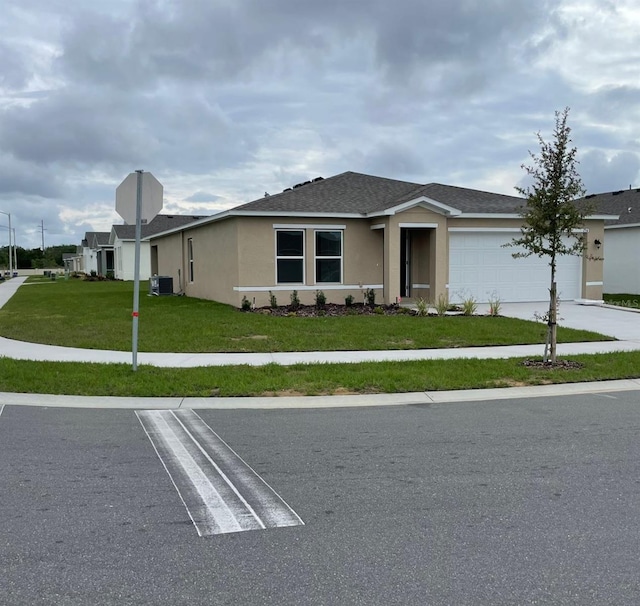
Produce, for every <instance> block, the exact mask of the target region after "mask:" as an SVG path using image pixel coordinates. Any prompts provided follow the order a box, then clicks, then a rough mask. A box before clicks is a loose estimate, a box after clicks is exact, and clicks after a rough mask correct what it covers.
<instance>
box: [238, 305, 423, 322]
mask: <svg viewBox="0 0 640 606" xmlns="http://www.w3.org/2000/svg"><path fill="white" fill-rule="evenodd" d="M243 311H245V312H246V313H257V314H264V315H269V316H293V315H295V316H297V317H302V318H313V317H318V316H320V317H321V316H333V317H335V316H378V315H379V316H383V315H384V316H398V315H407V316H415V315H417V312H416V310H415V309H410V308H408V307H401V306H400V305H374V306H373V307H372V306H371V305H365V304H364V303H354V304H353V305H349V306H347V305H339V304H337V303H327V304H326V305H324V307H321V308H318V307H316V306H315V305H300V306H299V307H298V308H296V309H294V308H292V307H291V306H289V305H282V306H278V307H269V306H267V307H256V308H255V309H246V310H243ZM429 315H430V316H435V315H436V314H435V313H433V312H431V313H430V314H429Z"/></svg>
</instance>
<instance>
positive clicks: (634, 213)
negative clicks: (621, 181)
mask: <svg viewBox="0 0 640 606" xmlns="http://www.w3.org/2000/svg"><path fill="white" fill-rule="evenodd" d="M586 201H587V202H590V203H592V204H593V205H594V206H595V208H597V209H598V211H599V212H602V213H605V214H608V215H620V218H619V219H617V220H609V221H605V227H608V226H611V225H629V224H634V223H635V224H637V223H640V189H622V190H619V191H614V192H606V193H603V194H595V195H590V196H586Z"/></svg>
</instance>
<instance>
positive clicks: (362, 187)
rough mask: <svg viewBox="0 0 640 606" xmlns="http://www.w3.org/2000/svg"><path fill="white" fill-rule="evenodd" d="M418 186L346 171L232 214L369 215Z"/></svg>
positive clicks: (388, 205) (261, 200)
mask: <svg viewBox="0 0 640 606" xmlns="http://www.w3.org/2000/svg"><path fill="white" fill-rule="evenodd" d="M419 187H420V184H418V183H409V182H407V181H397V180H395V179H385V178H383V177H373V176H370V175H363V174H360V173H352V172H346V173H342V174H340V175H336V176H335V177H330V178H328V179H322V180H320V181H313V182H311V183H308V184H307V185H303V186H301V187H296V188H294V189H291V190H289V191H287V190H285V191H284V192H282V193H281V194H275V195H273V196H268V197H265V198H260V199H259V200H254V201H253V202H249V203H247V204H243V205H241V206H236V207H235V208H234V209H233V211H255V212H270V211H271V212H314V213H336V214H342V213H349V214H351V213H357V214H366V213H369V212H372V211H373V210H377V209H379V208H382V209H384V208H389V207H391V206H395V201H396V200H397V199H398V198H400V197H402V196H406V195H407V194H408V193H409V192H411V191H413V190H415V189H418V188H419Z"/></svg>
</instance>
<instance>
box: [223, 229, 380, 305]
mask: <svg viewBox="0 0 640 606" xmlns="http://www.w3.org/2000/svg"><path fill="white" fill-rule="evenodd" d="M274 225H275V226H278V227H279V228H283V229H302V230H304V231H305V266H304V274H305V275H304V284H300V285H277V284H276V258H275V257H276V228H275V227H274ZM339 226H340V227H341V226H344V230H343V254H342V260H343V263H342V284H324V283H317V282H316V280H315V231H316V228H320V229H323V228H331V227H334V228H336V227H339ZM382 241H383V238H382V234H381V233H379V231H378V230H372V229H371V228H370V224H369V223H368V222H367V221H363V220H357V219H340V218H337V219H336V218H334V219H316V218H311V219H305V218H296V219H286V218H281V217H278V218H273V217H243V218H242V219H241V220H240V221H239V222H238V259H239V274H238V283H237V284H236V287H237V288H238V290H237V303H236V304H237V305H240V304H241V301H242V298H243V297H244V296H246V297H247V299H248V300H249V301H251V302H252V303H254V302H255V305H256V307H263V306H266V305H268V304H269V296H270V295H269V290H271V291H272V292H273V294H274V295H275V297H276V299H277V301H278V303H279V304H280V305H287V304H289V302H290V300H291V294H292V292H293V290H296V291H297V292H298V297H299V299H300V301H301V302H302V303H303V304H313V303H314V302H315V297H316V291H318V290H321V291H322V292H323V293H324V294H325V297H326V299H327V302H330V303H344V299H345V297H346V296H348V295H351V296H353V297H354V299H355V301H357V302H360V301H362V300H363V296H364V290H365V289H366V288H370V287H371V288H373V289H374V290H376V291H377V292H376V295H377V297H376V300H377V301H378V302H382V282H383V256H382Z"/></svg>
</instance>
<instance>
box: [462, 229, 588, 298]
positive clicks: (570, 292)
mask: <svg viewBox="0 0 640 606" xmlns="http://www.w3.org/2000/svg"><path fill="white" fill-rule="evenodd" d="M508 241H509V238H507V237H505V234H504V233H496V232H478V233H473V234H469V233H456V232H453V233H450V234H449V297H450V299H451V300H452V301H453V302H459V301H461V300H462V299H464V298H466V297H469V296H473V297H475V298H476V299H477V300H478V301H480V302H486V301H488V299H489V298H490V297H492V296H497V297H499V298H500V300H501V301H504V302H511V301H546V300H547V299H548V298H549V280H550V277H551V276H550V273H549V272H550V268H549V262H548V259H547V258H540V257H535V256H531V257H526V258H517V259H514V258H513V253H514V252H515V251H517V249H515V248H503V247H502V245H503V244H504V243H505V242H508ZM556 278H557V282H558V291H559V293H560V296H561V298H563V299H564V300H569V299H575V298H578V297H579V296H580V291H581V283H582V271H581V259H580V258H579V257H574V256H563V257H560V258H559V259H558V266H557V273H556Z"/></svg>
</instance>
